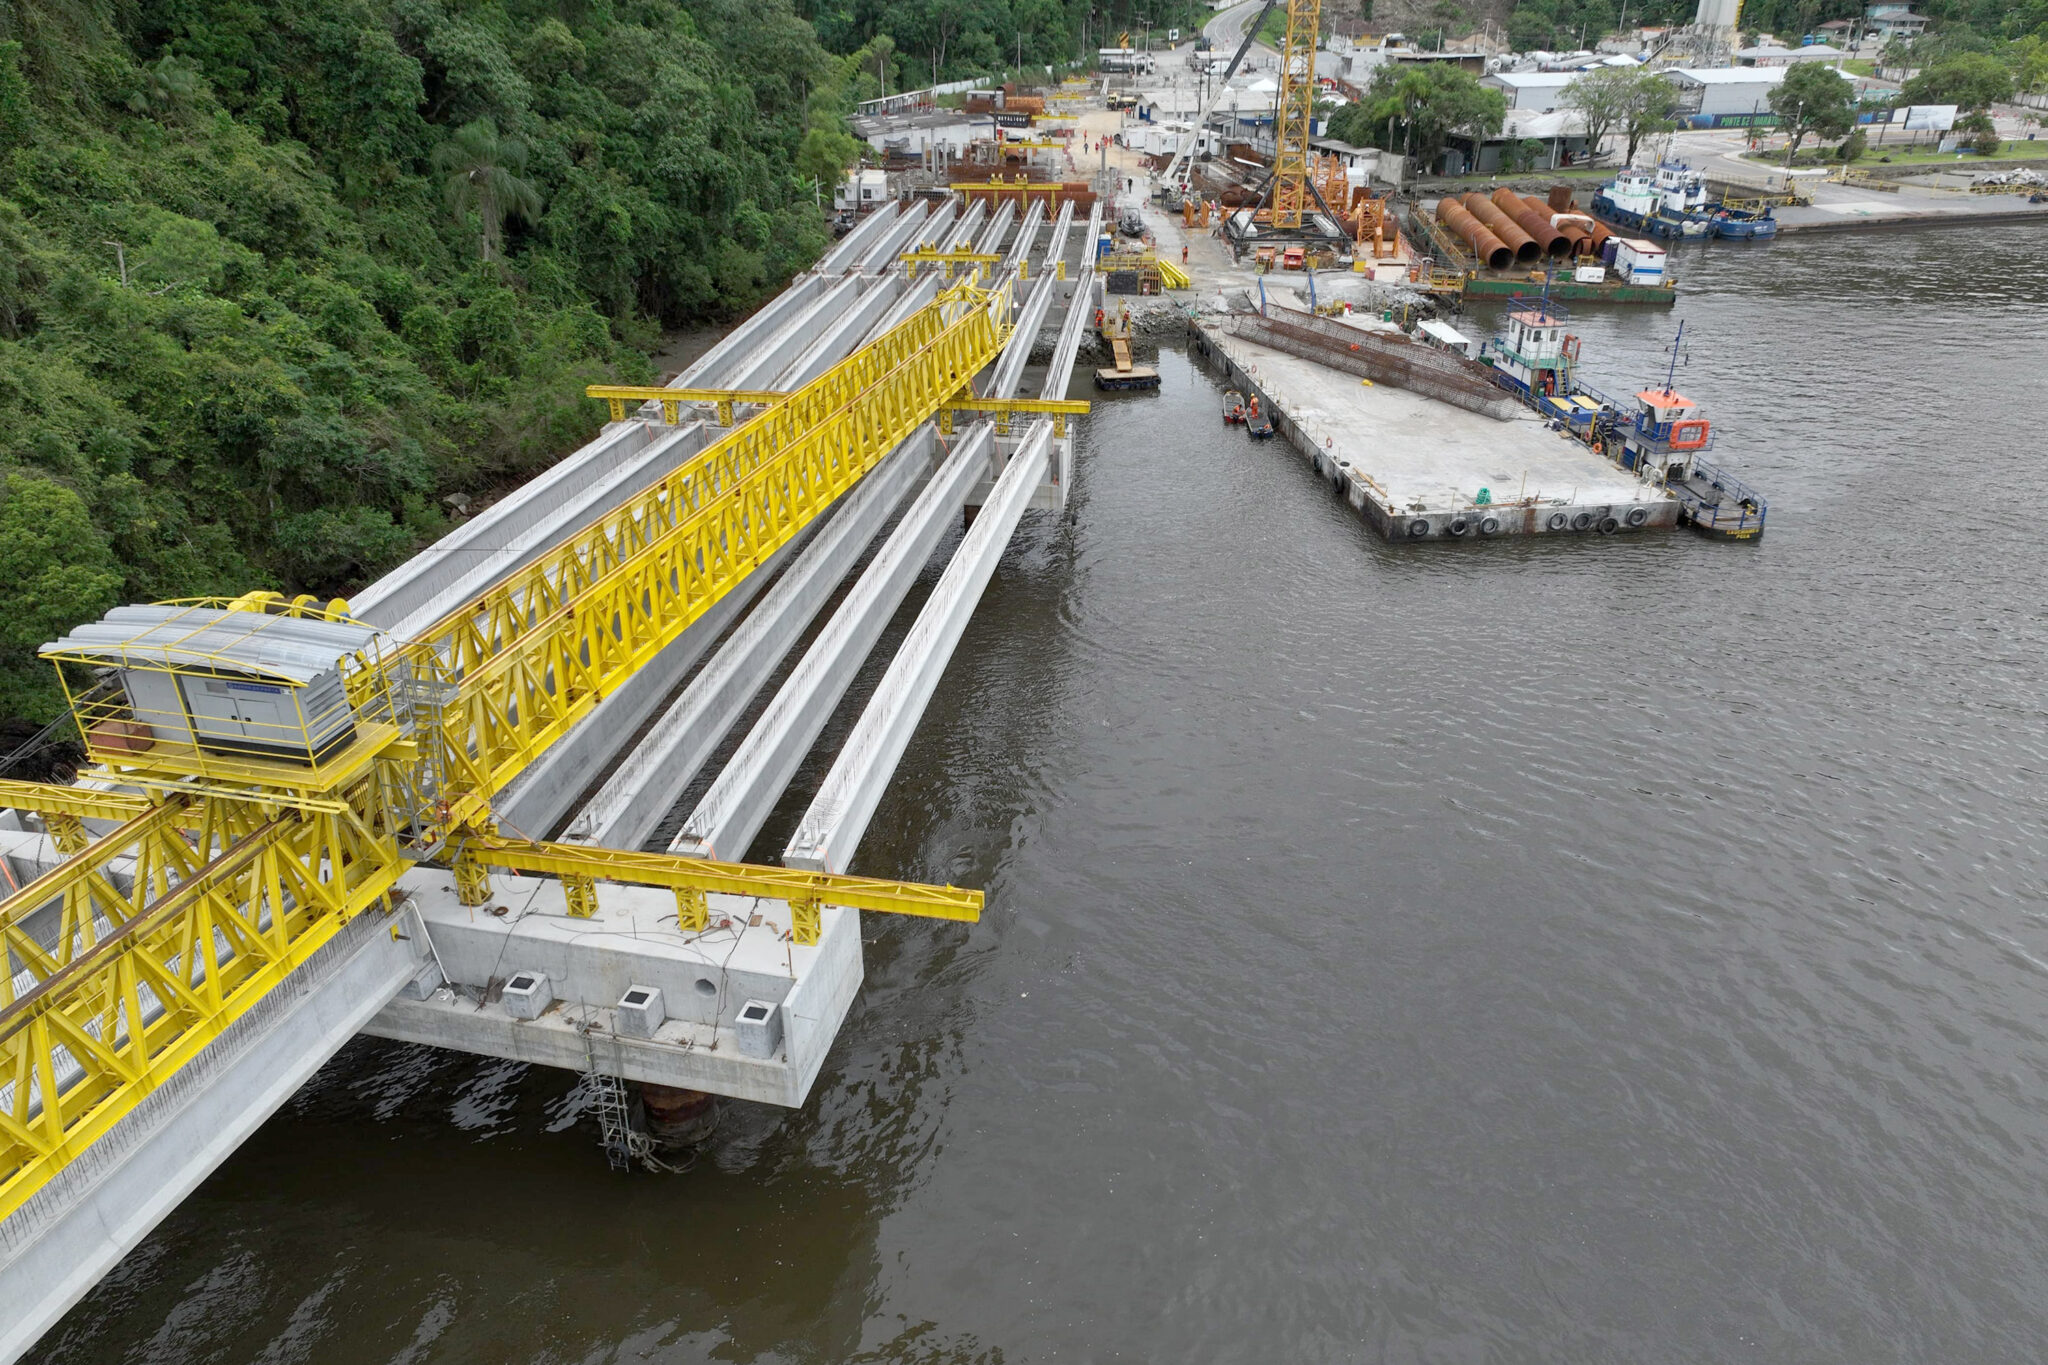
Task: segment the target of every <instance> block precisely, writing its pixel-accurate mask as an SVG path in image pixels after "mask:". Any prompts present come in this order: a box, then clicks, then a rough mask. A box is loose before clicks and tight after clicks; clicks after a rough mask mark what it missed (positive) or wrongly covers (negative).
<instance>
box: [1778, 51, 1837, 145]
mask: <svg viewBox="0 0 2048 1365" xmlns="http://www.w3.org/2000/svg"><path fill="white" fill-rule="evenodd" d="M1770 102H1771V112H1773V113H1775V114H1776V115H1777V116H1778V122H1779V123H1780V124H1781V125H1783V127H1784V129H1785V131H1786V132H1787V133H1789V134H1791V137H1790V139H1789V140H1788V141H1787V142H1786V143H1785V164H1786V165H1787V166H1789V165H1791V164H1792V156H1793V153H1795V152H1797V151H1798V150H1799V144H1800V143H1802V142H1804V141H1806V139H1807V138H1809V137H1819V138H1836V137H1846V136H1847V135H1848V133H1849V130H1850V129H1851V128H1854V127H1855V126H1856V92H1855V90H1853V89H1852V88H1850V85H1849V82H1847V81H1845V80H1843V79H1842V74H1841V73H1840V72H1839V71H1833V70H1830V69H1829V68H1827V67H1825V66H1821V65H1820V64H1819V63H1817V62H1808V63H1803V64H1801V65H1799V66H1795V67H1793V68H1792V69H1791V70H1789V71H1787V72H1786V73H1785V80H1784V83H1783V84H1781V85H1779V87H1778V88H1777V89H1776V90H1773V91H1772V92H1771V95H1770Z"/></svg>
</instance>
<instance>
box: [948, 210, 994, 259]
mask: <svg viewBox="0 0 2048 1365" xmlns="http://www.w3.org/2000/svg"><path fill="white" fill-rule="evenodd" d="M987 216H988V201H987V200H985V199H984V200H979V201H977V202H975V203H974V204H972V205H971V206H969V207H968V208H967V209H966V210H964V211H963V212H962V213H961V215H960V221H959V222H957V223H955V224H954V225H953V235H952V236H951V237H948V238H947V239H946V247H945V249H946V250H948V251H966V250H969V249H970V248H971V247H972V246H973V244H974V234H975V233H977V232H979V231H980V230H981V220H982V219H983V218H985V217H987Z"/></svg>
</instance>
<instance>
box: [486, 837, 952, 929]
mask: <svg viewBox="0 0 2048 1365" xmlns="http://www.w3.org/2000/svg"><path fill="white" fill-rule="evenodd" d="M461 856H462V857H463V858H464V859H465V860H470V861H474V862H475V863H477V864H478V865H480V866H483V867H494V868H499V869H501V870H503V871H506V872H512V873H517V874H521V875H526V876H550V877H559V878H561V880H562V883H563V885H564V886H565V887H568V888H570V889H571V892H572V894H571V897H570V910H569V913H570V914H572V915H588V914H590V913H591V912H592V911H593V910H595V908H596V883H598V882H600V881H607V882H623V883H626V884H628V885H632V886H664V887H669V888H672V889H673V890H675V891H676V892H678V893H679V894H680V893H686V892H688V893H695V895H696V897H697V899H696V900H695V901H694V902H693V903H692V907H693V908H692V913H693V914H694V915H695V916H697V920H696V923H695V924H694V925H689V926H685V927H694V928H698V929H701V928H703V927H704V925H703V920H702V913H703V910H702V906H703V901H702V897H703V896H704V895H706V894H708V893H717V894H721V895H727V896H758V897H761V898H762V899H764V900H780V901H788V902H789V903H790V905H791V906H792V907H799V906H809V907H810V917H809V937H806V936H805V932H804V927H805V926H804V916H803V914H802V913H801V912H797V921H798V922H797V924H796V925H795V926H794V927H795V929H796V931H797V932H796V934H795V939H796V941H797V942H798V943H816V942H817V941H818V940H817V924H818V921H817V915H816V907H817V906H819V905H844V906H847V907H849V908H851V909H855V910H879V911H885V912H887V913H889V914H895V915H918V916H922V917H924V918H926V919H945V920H957V921H960V922H962V923H966V924H974V923H978V922H979V921H980V919H981V907H982V893H981V892H979V891H969V890H965V889H963V888H961V887H957V886H926V885H924V884H922V883H919V882H892V881H883V880H880V879H878V878H874V877H849V876H845V875H843V874H839V873H831V872H806V871H804V870H803V869H801V868H793V867H764V866H757V865H755V864H753V863H724V862H717V861H714V860H712V859H709V858H682V857H678V856H676V855H675V854H673V853H635V852H627V851H625V850H623V849H616V848H598V847H594V846H592V845H589V844H551V843H538V842H531V841H527V840H521V839H507V838H504V837H503V836H501V835H492V834H472V835H464V836H462V854H461ZM579 888H580V889H579ZM579 895H580V896H582V897H583V898H584V899H582V900H580V901H579V899H578V896H579Z"/></svg>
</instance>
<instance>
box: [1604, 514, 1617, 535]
mask: <svg viewBox="0 0 2048 1365" xmlns="http://www.w3.org/2000/svg"><path fill="white" fill-rule="evenodd" d="M1620 529H1621V523H1620V522H1618V521H1616V520H1615V519H1614V518H1613V517H1602V518H1600V534H1601V535H1603V536H1611V535H1613V534H1614V533H1615V532H1616V531H1619V530H1620Z"/></svg>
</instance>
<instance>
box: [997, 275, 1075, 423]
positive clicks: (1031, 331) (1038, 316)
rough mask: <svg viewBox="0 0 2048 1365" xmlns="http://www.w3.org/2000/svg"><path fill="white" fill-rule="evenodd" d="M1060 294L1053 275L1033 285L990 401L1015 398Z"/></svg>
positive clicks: (1003, 356)
mask: <svg viewBox="0 0 2048 1365" xmlns="http://www.w3.org/2000/svg"><path fill="white" fill-rule="evenodd" d="M1057 292H1059V281H1058V280H1056V279H1054V278H1053V277H1052V276H1050V275H1040V276H1039V277H1038V278H1037V279H1036V280H1034V281H1032V282H1031V294H1030V297H1029V298H1027V299H1025V300H1024V307H1023V309H1022V310H1021V311H1020V312H1019V313H1018V315H1017V330H1016V332H1015V333H1014V334H1013V335H1012V336H1011V338H1010V342H1009V344H1008V345H1006V346H1005V347H1004V348H1003V354H1002V357H1001V358H1000V359H998V360H997V361H996V370H995V374H994V376H993V377H991V379H990V380H989V388H988V393H989V396H990V397H991V398H1014V397H1016V395H1017V384H1018V382H1019V381H1020V380H1022V379H1023V378H1024V367H1025V366H1026V365H1028V364H1030V363H1031V351H1032V348H1033V347H1034V346H1036V344H1037V342H1038V330H1039V328H1041V327H1043V326H1045V310H1046V306H1047V305H1048V304H1050V303H1051V302H1052V299H1053V295H1054V294H1056V293H1057Z"/></svg>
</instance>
